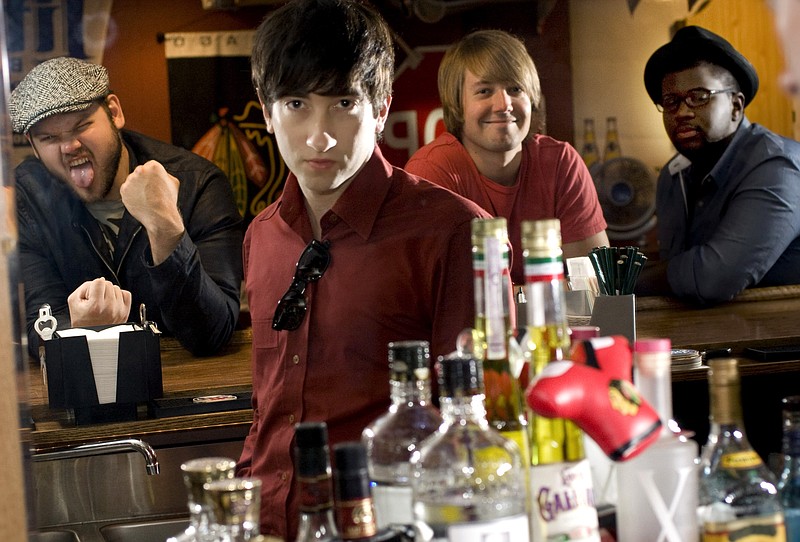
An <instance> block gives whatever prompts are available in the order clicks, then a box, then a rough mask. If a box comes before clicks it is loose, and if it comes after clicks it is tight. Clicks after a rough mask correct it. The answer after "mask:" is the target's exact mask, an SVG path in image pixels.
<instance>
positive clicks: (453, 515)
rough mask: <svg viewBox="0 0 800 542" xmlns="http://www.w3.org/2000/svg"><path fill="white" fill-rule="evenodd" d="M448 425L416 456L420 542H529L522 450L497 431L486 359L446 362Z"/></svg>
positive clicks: (441, 368) (443, 387)
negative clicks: (487, 394)
mask: <svg viewBox="0 0 800 542" xmlns="http://www.w3.org/2000/svg"><path fill="white" fill-rule="evenodd" d="M438 375H439V393H440V408H441V412H442V417H443V418H444V424H442V427H441V428H440V429H439V431H437V432H436V433H434V434H433V435H431V436H430V437H429V438H428V439H426V440H425V441H424V442H423V443H422V446H421V448H420V450H418V451H417V452H416V453H414V455H413V457H412V458H411V463H412V469H413V478H412V488H413V491H414V493H413V495H414V518H415V520H416V523H415V527H416V529H417V541H418V542H431V541H435V542H479V541H481V542H482V541H485V540H502V541H503V542H528V540H529V537H530V533H529V522H528V515H527V511H526V509H525V497H524V496H525V490H526V487H525V469H526V468H527V467H526V466H525V465H524V464H523V462H522V458H521V456H520V452H519V447H518V446H517V445H516V443H514V441H513V440H510V439H506V438H505V437H503V436H502V435H500V433H499V432H497V431H496V430H494V429H493V428H491V427H490V426H489V424H488V422H487V421H486V411H485V408H484V402H483V401H484V396H483V377H482V374H481V361H480V360H478V359H476V358H474V357H471V356H464V357H462V356H458V355H452V356H449V357H447V358H444V359H442V358H440V360H439V364H438Z"/></svg>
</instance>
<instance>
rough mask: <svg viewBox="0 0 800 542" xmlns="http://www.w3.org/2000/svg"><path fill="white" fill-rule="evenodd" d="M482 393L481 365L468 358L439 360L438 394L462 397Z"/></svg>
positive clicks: (455, 357) (441, 358)
mask: <svg viewBox="0 0 800 542" xmlns="http://www.w3.org/2000/svg"><path fill="white" fill-rule="evenodd" d="M480 393H483V364H482V363H481V362H480V361H479V360H477V359H475V358H473V357H469V356H459V355H455V356H453V355H450V356H447V357H440V358H439V394H440V395H441V396H442V397H464V396H469V395H477V394H480Z"/></svg>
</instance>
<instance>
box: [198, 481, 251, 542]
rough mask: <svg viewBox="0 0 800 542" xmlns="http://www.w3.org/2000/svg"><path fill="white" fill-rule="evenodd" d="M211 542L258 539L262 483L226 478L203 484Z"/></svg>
mask: <svg viewBox="0 0 800 542" xmlns="http://www.w3.org/2000/svg"><path fill="white" fill-rule="evenodd" d="M203 490H204V491H205V498H206V502H207V503H208V504H209V507H210V517H211V524H212V526H211V529H212V531H213V532H214V538H213V539H212V540H213V542H249V541H253V540H256V539H257V537H258V536H259V534H260V533H259V531H260V526H259V518H260V515H261V509H260V507H261V480H259V479H257V478H228V479H224V480H216V481H214V482H208V483H206V484H204V485H203Z"/></svg>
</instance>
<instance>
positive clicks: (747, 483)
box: [698, 358, 786, 542]
mask: <svg viewBox="0 0 800 542" xmlns="http://www.w3.org/2000/svg"><path fill="white" fill-rule="evenodd" d="M708 365H709V371H708V387H709V398H710V403H711V405H710V406H711V408H710V410H711V415H710V422H711V429H710V432H709V435H708V442H707V443H706V445H705V446H704V448H703V453H702V458H701V469H702V470H701V474H700V491H699V506H698V522H699V527H700V531H701V532H702V534H703V540H704V542H705V541H714V542H716V541H728V540H738V539H740V538H741V536H742V535H744V534H746V533H755V532H758V533H760V537H759V538H758V540H759V542H777V541H785V540H786V529H785V526H784V519H783V507H782V506H781V503H780V499H779V497H778V491H777V489H776V487H775V478H774V476H773V475H772V473H771V472H770V471H769V469H767V467H766V466H765V465H764V462H763V461H762V460H761V457H760V456H759V455H758V453H757V452H756V451H755V450H754V449H753V447H752V446H751V445H750V443H749V442H748V440H747V435H746V433H745V428H744V423H743V421H742V405H741V389H740V386H741V384H740V380H739V369H738V367H737V362H736V359H735V358H716V359H711V360H709V361H708Z"/></svg>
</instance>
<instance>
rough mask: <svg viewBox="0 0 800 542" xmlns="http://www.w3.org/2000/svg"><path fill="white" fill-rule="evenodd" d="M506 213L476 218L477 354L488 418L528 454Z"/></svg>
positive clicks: (523, 452)
mask: <svg viewBox="0 0 800 542" xmlns="http://www.w3.org/2000/svg"><path fill="white" fill-rule="evenodd" d="M509 247H510V245H509V241H508V230H507V227H506V219H505V218H488V219H480V218H476V219H474V220H473V221H472V272H473V276H474V277H475V288H474V292H475V332H476V334H477V336H476V338H475V340H474V344H475V345H476V346H478V348H477V349H476V352H475V355H476V356H478V357H479V358H480V359H481V361H482V362H483V383H484V388H485V390H484V393H485V399H484V401H485V405H486V419H487V420H488V421H489V425H491V426H492V427H494V428H495V429H496V430H498V431H499V432H500V434H501V435H503V436H504V437H506V438H510V439H511V440H513V441H514V442H516V443H517V446H519V449H520V452H521V454H522V460H523V461H528V460H529V458H530V443H529V439H528V430H527V425H528V423H527V420H526V418H525V409H524V403H523V399H522V391H521V390H520V383H519V380H518V376H519V372H520V370H521V368H522V367H517V366H512V358H513V353H512V352H513V351H514V345H512V342H514V343H515V342H516V339H515V338H514V326H513V324H512V320H511V308H512V307H513V308H514V310H515V311H516V307H515V303H514V299H513V286H512V284H511V274H510V271H509V252H510V249H509Z"/></svg>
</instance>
